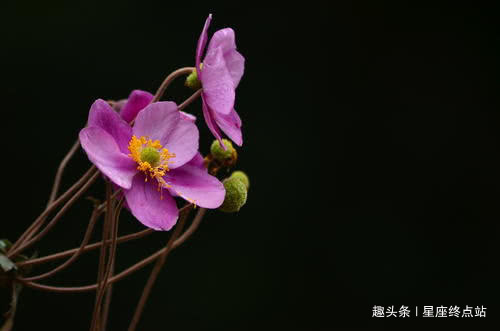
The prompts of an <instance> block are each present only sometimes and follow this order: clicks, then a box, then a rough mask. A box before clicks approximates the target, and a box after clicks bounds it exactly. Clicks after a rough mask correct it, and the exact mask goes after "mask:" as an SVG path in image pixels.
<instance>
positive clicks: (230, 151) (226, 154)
mask: <svg viewBox="0 0 500 331" xmlns="http://www.w3.org/2000/svg"><path fill="white" fill-rule="evenodd" d="M222 143H223V144H224V146H226V150H224V149H223V148H222V146H221V145H220V143H219V141H218V140H214V142H213V143H212V146H210V153H211V154H212V156H213V157H214V159H216V160H217V161H228V160H231V159H236V156H237V154H236V150H235V149H234V147H233V144H231V142H230V141H229V140H227V139H222Z"/></svg>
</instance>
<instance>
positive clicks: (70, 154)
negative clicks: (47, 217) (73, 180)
mask: <svg viewBox="0 0 500 331" xmlns="http://www.w3.org/2000/svg"><path fill="white" fill-rule="evenodd" d="M78 147H80V140H79V139H77V140H76V141H75V143H74V144H73V146H71V149H70V150H69V151H68V153H67V154H66V156H65V157H64V158H63V159H62V161H61V163H60V164H59V167H58V168H57V173H56V177H55V178H54V184H53V185H52V191H51V192H50V197H49V201H48V202H47V208H48V207H49V206H50V204H51V203H52V202H54V200H55V199H56V196H57V192H58V191H59V186H60V185H61V178H62V175H63V173H64V169H66V166H67V165H68V162H69V160H71V158H72V157H73V155H75V153H76V151H77V150H78Z"/></svg>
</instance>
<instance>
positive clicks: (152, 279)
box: [128, 211, 189, 331]
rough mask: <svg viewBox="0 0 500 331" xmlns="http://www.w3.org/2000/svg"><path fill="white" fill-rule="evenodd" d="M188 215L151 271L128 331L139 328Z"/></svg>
mask: <svg viewBox="0 0 500 331" xmlns="http://www.w3.org/2000/svg"><path fill="white" fill-rule="evenodd" d="M188 214H189V211H188V212H186V213H185V214H183V215H182V216H181V218H180V220H179V223H178V224H177V226H176V227H175V230H174V233H172V235H171V236H170V238H169V239H168V242H167V245H166V247H165V250H164V252H163V253H162V254H161V255H160V256H159V257H158V260H156V264H155V266H154V267H153V270H152V271H151V275H150V276H149V278H148V281H147V282H146V286H144V290H143V291H142V295H141V298H140V299H139V302H138V303H137V307H136V308H135V313H134V316H133V317H132V321H131V322H130V326H129V327H128V331H135V329H136V328H137V324H138V323H139V320H140V319H141V315H142V311H143V310H144V306H145V305H146V301H147V300H148V298H149V294H150V293H151V289H152V288H153V285H154V283H155V282H156V278H158V275H159V274H160V271H161V268H162V267H163V265H164V264H165V261H166V260H167V257H168V255H169V253H170V252H171V250H172V245H173V243H174V241H175V239H176V238H177V237H178V236H179V234H180V233H181V231H182V229H183V228H184V223H185V222H186V218H187V216H188Z"/></svg>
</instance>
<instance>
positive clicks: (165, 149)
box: [80, 99, 225, 230]
mask: <svg viewBox="0 0 500 331" xmlns="http://www.w3.org/2000/svg"><path fill="white" fill-rule="evenodd" d="M198 135H199V133H198V129H197V127H196V125H195V124H194V123H193V122H192V121H189V120H186V119H184V118H183V117H182V115H181V114H180V112H179V111H178V110H177V106H176V104H175V103H173V102H155V103H152V104H149V105H148V106H146V107H145V108H144V109H143V110H141V111H140V112H139V113H138V114H137V117H136V118H135V125H134V126H133V127H131V126H130V125H129V124H128V123H127V121H125V120H124V119H123V118H122V117H121V116H120V115H119V114H118V113H117V112H116V111H114V110H113V109H112V108H111V106H109V105H108V103H107V102H106V101H104V100H101V99H99V100H97V101H95V102H94V104H93V105H92V107H91V108H90V113H89V119H88V126H87V127H86V128H84V129H82V130H81V131H80V142H81V144H82V147H83V149H84V150H85V152H86V153H87V156H88V158H89V159H90V161H92V163H94V164H95V165H96V166H97V168H98V169H99V170H100V171H101V172H102V173H103V174H104V175H106V176H107V177H108V178H109V179H110V180H111V181H112V182H113V183H114V184H116V185H117V186H119V187H121V188H122V189H123V192H124V196H125V199H126V203H127V206H128V207H129V208H130V211H131V212H132V214H133V215H134V216H135V217H136V218H137V219H138V220H139V221H140V222H141V223H143V224H144V225H146V226H147V227H150V228H153V229H155V230H170V229H171V228H172V226H174V224H175V223H176V221H177V218H178V214H179V211H178V209H177V205H176V202H175V200H174V198H173V196H180V197H182V198H184V199H186V200H188V201H190V202H192V203H195V204H196V205H198V206H201V207H204V208H217V207H219V206H220V205H221V204H222V202H223V201H224V195H225V190H224V186H223V185H222V183H221V182H220V181H219V180H218V179H217V178H215V177H213V176H211V175H209V174H208V172H207V169H205V167H204V166H203V159H202V157H201V155H200V154H199V153H198Z"/></svg>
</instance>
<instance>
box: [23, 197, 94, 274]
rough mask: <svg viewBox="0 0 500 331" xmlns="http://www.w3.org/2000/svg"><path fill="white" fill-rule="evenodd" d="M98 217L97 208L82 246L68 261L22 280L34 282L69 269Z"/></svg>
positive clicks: (85, 242)
mask: <svg viewBox="0 0 500 331" xmlns="http://www.w3.org/2000/svg"><path fill="white" fill-rule="evenodd" d="M100 215H101V213H100V212H99V209H98V208H97V207H96V208H94V210H93V211H92V216H91V217H90V221H89V226H88V227H87V230H86V232H85V235H84V237H83V240H82V244H81V245H80V247H78V248H77V249H76V250H75V253H74V254H73V255H72V256H71V257H70V258H69V259H68V260H66V262H64V263H63V264H61V265H59V266H58V267H57V268H55V269H52V270H50V271H48V272H46V273H43V274H41V275H38V276H32V277H28V278H24V280H26V281H35V280H40V279H44V278H47V277H50V276H53V275H55V274H56V273H58V272H59V271H62V270H64V269H65V268H67V267H69V266H70V265H71V264H72V263H73V262H74V261H76V259H77V258H78V257H79V256H80V255H81V254H82V253H83V249H84V247H85V245H87V243H88V242H89V240H90V236H91V235H92V230H94V226H95V224H96V222H97V220H98V219H99V216H100Z"/></svg>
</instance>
